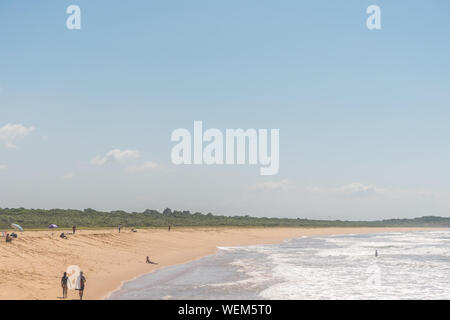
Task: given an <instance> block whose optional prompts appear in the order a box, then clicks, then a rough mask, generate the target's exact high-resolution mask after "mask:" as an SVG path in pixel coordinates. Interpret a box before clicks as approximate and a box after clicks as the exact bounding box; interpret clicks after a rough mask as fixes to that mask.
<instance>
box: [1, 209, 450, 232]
mask: <svg viewBox="0 0 450 320" xmlns="http://www.w3.org/2000/svg"><path fill="white" fill-rule="evenodd" d="M12 223H17V224H20V225H21V226H22V227H24V228H32V229H43V228H47V227H48V226H49V225H50V224H56V225H58V226H59V227H60V228H70V227H72V226H73V225H76V226H77V227H84V228H102V227H117V226H118V225H121V226H123V227H140V228H144V227H167V226H168V225H171V226H183V227H194V226H205V227H206V226H232V227H250V226H252V227H450V218H446V217H435V216H426V217H420V218H414V219H389V220H379V221H342V220H310V219H302V218H296V219H295V218H294V219H292V218H264V217H263V218H259V217H251V216H248V215H245V216H224V215H213V214H212V213H208V214H203V213H200V212H195V213H191V212H190V211H177V210H171V209H169V208H167V209H165V210H164V211H163V212H159V211H157V210H149V209H148V210H145V211H144V212H125V211H110V212H105V211H97V210H94V209H85V210H73V209H51V210H44V209H25V208H4V209H1V208H0V229H5V228H8V227H9V226H10V225H11V224H12Z"/></svg>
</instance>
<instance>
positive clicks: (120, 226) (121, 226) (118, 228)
mask: <svg viewBox="0 0 450 320" xmlns="http://www.w3.org/2000/svg"><path fill="white" fill-rule="evenodd" d="M121 228H122V226H121V225H120V224H119V227H118V229H119V233H120V229H121Z"/></svg>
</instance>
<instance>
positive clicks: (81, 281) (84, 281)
mask: <svg viewBox="0 0 450 320" xmlns="http://www.w3.org/2000/svg"><path fill="white" fill-rule="evenodd" d="M79 279H80V289H78V293H79V294H80V300H83V294H84V285H85V283H86V278H85V277H84V275H83V272H82V271H81V272H80V278H79Z"/></svg>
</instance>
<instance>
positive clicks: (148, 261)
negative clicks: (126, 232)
mask: <svg viewBox="0 0 450 320" xmlns="http://www.w3.org/2000/svg"><path fill="white" fill-rule="evenodd" d="M145 263H150V264H157V263H156V262H153V261H150V258H149V257H148V256H147V260H146V261H145Z"/></svg>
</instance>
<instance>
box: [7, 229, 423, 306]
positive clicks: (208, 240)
mask: <svg viewBox="0 0 450 320" xmlns="http://www.w3.org/2000/svg"><path fill="white" fill-rule="evenodd" d="M409 230H425V229H424V228H414V229H413V228H311V229H308V228H179V229H177V228H176V229H172V231H170V232H168V231H167V230H166V229H164V230H163V229H140V230H138V232H136V233H133V232H131V231H130V230H128V229H122V232H121V233H120V234H119V233H118V231H117V229H114V230H77V232H76V234H75V235H70V234H69V236H68V237H69V238H68V239H61V238H59V234H60V232H61V230H59V231H54V232H52V231H26V232H25V233H22V234H19V238H18V239H16V240H14V241H13V242H12V243H8V244H7V243H6V242H5V240H4V239H5V238H0V240H1V242H0V261H1V264H0V274H1V277H0V288H2V290H0V299H61V298H60V297H61V287H60V277H61V276H62V273H63V272H64V271H66V269H67V267H68V266H70V265H78V266H80V268H81V269H82V271H84V273H85V276H86V280H87V282H86V290H85V297H84V298H85V299H102V298H104V297H105V296H107V295H108V294H109V293H110V292H112V291H114V290H116V289H118V288H119V287H120V286H121V285H122V283H123V281H126V280H131V279H134V278H136V277H138V276H140V275H142V274H145V273H149V272H152V271H154V270H156V269H158V268H162V267H166V266H169V265H174V264H179V263H184V262H187V261H191V260H194V259H198V258H200V257H203V256H205V255H209V254H212V253H214V252H215V251H216V247H217V246H236V245H250V244H271V243H280V242H282V241H283V240H286V239H290V238H295V237H299V236H304V235H306V236H313V235H329V234H348V233H352V234H354V233H373V232H386V231H387V232H392V231H409ZM70 232H71V231H70ZM147 255H148V256H150V260H152V261H156V262H158V265H151V264H146V263H145V258H146V256H147ZM76 298H78V293H77V291H71V290H69V297H68V299H76Z"/></svg>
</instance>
